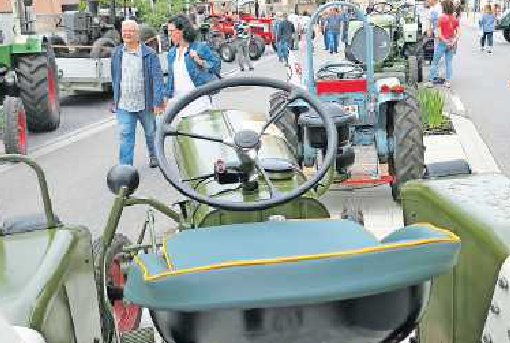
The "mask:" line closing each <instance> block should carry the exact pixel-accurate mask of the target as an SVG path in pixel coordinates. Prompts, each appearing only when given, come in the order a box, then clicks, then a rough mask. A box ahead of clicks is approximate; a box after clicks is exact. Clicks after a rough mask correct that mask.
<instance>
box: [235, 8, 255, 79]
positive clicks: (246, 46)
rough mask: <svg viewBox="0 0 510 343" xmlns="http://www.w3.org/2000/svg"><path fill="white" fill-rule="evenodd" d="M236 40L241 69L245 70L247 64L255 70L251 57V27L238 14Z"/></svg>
mask: <svg viewBox="0 0 510 343" xmlns="http://www.w3.org/2000/svg"><path fill="white" fill-rule="evenodd" d="M234 42H235V49H236V59H237V64H239V70H241V71H244V66H245V65H246V66H247V67H248V68H249V69H250V70H253V64H252V63H251V59H250V28H249V27H248V26H247V25H246V24H245V23H244V21H242V20H241V19H239V17H238V16H236V17H235V22H234Z"/></svg>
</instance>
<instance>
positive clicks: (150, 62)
mask: <svg viewBox="0 0 510 343" xmlns="http://www.w3.org/2000/svg"><path fill="white" fill-rule="evenodd" d="M122 39H123V41H124V44H121V45H119V46H117V47H116V48H115V50H114V51H113V54H112V59H111V74H112V75H111V76H112V85H113V96H114V105H115V112H116V116H117V123H118V125H119V139H120V144H119V163H120V164H130V165H132V164H133V156H134V147H135V134H136V126H137V123H138V121H140V123H141V124H142V127H143V129H144V132H145V143H146V144H147V150H148V152H149V166H150V167H151V168H155V167H157V165H158V163H157V160H156V154H155V150H154V134H155V128H156V120H155V117H154V114H159V113H162V112H163V111H164V110H165V103H164V81H163V73H162V71H161V66H160V63H159V59H158V56H157V54H156V52H155V51H154V50H153V49H151V48H150V47H148V46H146V45H145V44H144V43H143V42H140V28H139V26H138V24H137V23H136V21H133V20H126V21H124V22H123V23H122Z"/></svg>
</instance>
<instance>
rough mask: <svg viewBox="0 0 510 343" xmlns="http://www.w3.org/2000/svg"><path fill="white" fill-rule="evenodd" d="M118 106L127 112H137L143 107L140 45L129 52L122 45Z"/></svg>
mask: <svg viewBox="0 0 510 343" xmlns="http://www.w3.org/2000/svg"><path fill="white" fill-rule="evenodd" d="M118 106H119V108H120V109H122V110H125V111H127V112H139V111H142V110H144V109H145V85H144V77H143V59H142V49H141V46H139V47H138V49H137V51H136V52H130V51H128V50H127V47H126V46H124V53H123V56H122V79H121V83H120V99H119V105H118Z"/></svg>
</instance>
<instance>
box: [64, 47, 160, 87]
mask: <svg viewBox="0 0 510 343" xmlns="http://www.w3.org/2000/svg"><path fill="white" fill-rule="evenodd" d="M158 56H159V60H160V63H161V68H162V70H163V73H164V74H165V75H166V74H167V73H168V63H167V59H166V53H160V54H159V55H158ZM56 61H57V68H58V71H59V85H60V90H61V91H65V92H108V91H110V90H111V88H112V77H111V58H109V57H108V58H91V57H57V59H56Z"/></svg>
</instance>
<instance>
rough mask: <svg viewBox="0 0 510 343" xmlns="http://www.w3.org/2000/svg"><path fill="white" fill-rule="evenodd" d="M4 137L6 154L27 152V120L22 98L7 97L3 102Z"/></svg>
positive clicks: (23, 153)
mask: <svg viewBox="0 0 510 343" xmlns="http://www.w3.org/2000/svg"><path fill="white" fill-rule="evenodd" d="M3 112H4V127H3V139H4V145H5V153H6V154H21V155H25V154H26V153H27V121H26V115H25V108H24V107H23V102H22V101H21V99H20V98H13V97H10V96H8V97H6V98H5V100H4V103H3Z"/></svg>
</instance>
